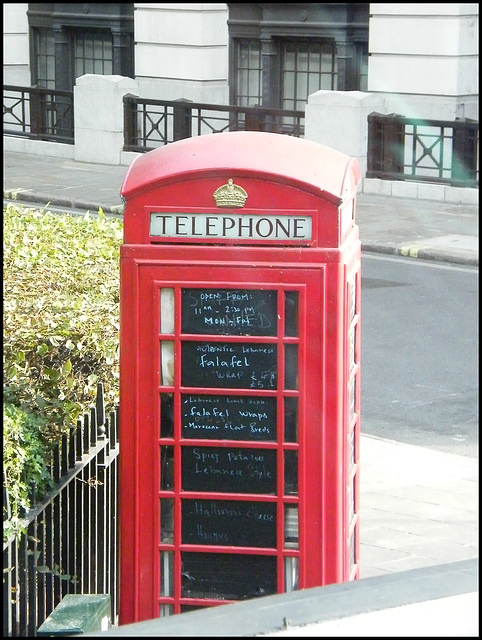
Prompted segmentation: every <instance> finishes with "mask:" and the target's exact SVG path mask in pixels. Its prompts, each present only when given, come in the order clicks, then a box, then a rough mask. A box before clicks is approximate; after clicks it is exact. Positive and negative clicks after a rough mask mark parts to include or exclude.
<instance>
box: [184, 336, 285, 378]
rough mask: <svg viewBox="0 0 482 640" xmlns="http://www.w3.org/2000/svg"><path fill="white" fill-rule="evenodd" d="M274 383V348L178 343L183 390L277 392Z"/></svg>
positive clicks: (275, 373)
mask: <svg viewBox="0 0 482 640" xmlns="http://www.w3.org/2000/svg"><path fill="white" fill-rule="evenodd" d="M276 382H277V347H276V345H273V344H248V343H217V342H192V341H187V342H182V343H181V383H182V385H183V386H191V387H218V388H219V387H226V388H256V389H276Z"/></svg>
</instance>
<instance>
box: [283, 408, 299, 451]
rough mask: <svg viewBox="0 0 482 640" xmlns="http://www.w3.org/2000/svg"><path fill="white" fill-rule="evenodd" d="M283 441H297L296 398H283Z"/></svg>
mask: <svg viewBox="0 0 482 640" xmlns="http://www.w3.org/2000/svg"><path fill="white" fill-rule="evenodd" d="M284 404H285V442H298V398H289V397H286V398H285V399H284Z"/></svg>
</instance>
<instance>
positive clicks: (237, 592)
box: [181, 552, 277, 600]
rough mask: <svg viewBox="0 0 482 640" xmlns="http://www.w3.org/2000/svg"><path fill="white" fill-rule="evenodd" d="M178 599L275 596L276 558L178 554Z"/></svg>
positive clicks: (224, 554) (235, 554) (242, 555)
mask: <svg viewBox="0 0 482 640" xmlns="http://www.w3.org/2000/svg"><path fill="white" fill-rule="evenodd" d="M181 566H182V576H181V597H183V598H216V599H217V600H241V599H244V598H256V597H259V596H267V595H272V594H274V593H276V589H277V581H276V575H277V572H276V556H261V555H245V554H240V553H233V554H228V553H202V552H199V553H192V552H183V553H181Z"/></svg>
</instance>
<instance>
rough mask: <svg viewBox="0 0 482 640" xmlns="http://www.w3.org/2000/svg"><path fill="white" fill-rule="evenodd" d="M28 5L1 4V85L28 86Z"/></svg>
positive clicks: (24, 3) (21, 3) (23, 3)
mask: <svg viewBox="0 0 482 640" xmlns="http://www.w3.org/2000/svg"><path fill="white" fill-rule="evenodd" d="M27 9H28V4H27V3H26V2H19V3H18V4H13V3H11V2H4V3H3V84H15V85H18V86H21V87H29V86H30V67H29V43H28V20H27Z"/></svg>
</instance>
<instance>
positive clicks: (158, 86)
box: [134, 2, 228, 104]
mask: <svg viewBox="0 0 482 640" xmlns="http://www.w3.org/2000/svg"><path fill="white" fill-rule="evenodd" d="M227 18H228V9H227V5H226V4H224V3H203V4H201V3H171V4H166V3H148V2H146V3H142V2H141V3H135V5H134V33H135V41H136V44H135V66H136V79H137V80H138V81H139V89H140V91H141V95H142V97H145V98H156V99H163V100H176V99H177V98H187V99H189V100H192V101H194V102H209V103H214V104H228V26H227Z"/></svg>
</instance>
